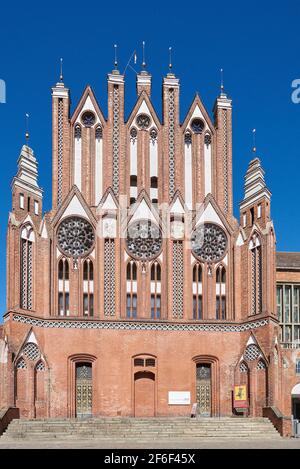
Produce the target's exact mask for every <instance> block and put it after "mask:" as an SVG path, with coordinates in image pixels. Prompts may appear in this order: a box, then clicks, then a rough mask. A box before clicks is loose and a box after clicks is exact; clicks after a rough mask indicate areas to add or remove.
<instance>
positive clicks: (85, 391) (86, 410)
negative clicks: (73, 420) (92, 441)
mask: <svg viewBox="0 0 300 469" xmlns="http://www.w3.org/2000/svg"><path fill="white" fill-rule="evenodd" d="M92 382H93V381H92V364H91V363H76V417H77V418H84V417H91V416H92V396H93V385H92Z"/></svg>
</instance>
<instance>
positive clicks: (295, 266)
mask: <svg viewBox="0 0 300 469" xmlns="http://www.w3.org/2000/svg"><path fill="white" fill-rule="evenodd" d="M276 266H277V270H300V252H277V253H276Z"/></svg>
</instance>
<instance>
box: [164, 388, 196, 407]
mask: <svg viewBox="0 0 300 469" xmlns="http://www.w3.org/2000/svg"><path fill="white" fill-rule="evenodd" d="M190 404H191V393H190V392H179V391H169V405H190Z"/></svg>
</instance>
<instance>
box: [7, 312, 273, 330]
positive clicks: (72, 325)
mask: <svg viewBox="0 0 300 469" xmlns="http://www.w3.org/2000/svg"><path fill="white" fill-rule="evenodd" d="M12 319H13V321H14V322H19V323H22V324H29V325H30V326H36V327H44V328H46V329H55V328H57V329H102V330H105V329H113V330H128V331H174V332H176V331H187V332H246V331H251V330H254V329H259V328H260V327H264V326H268V325H269V324H270V320H269V319H262V320H260V321H254V322H249V323H245V324H172V323H161V322H160V323H158V322H137V321H130V322H128V321H118V322H117V321H100V320H99V321H96V320H93V321H78V320H62V319H58V320H55V321H53V320H49V319H35V318H31V317H28V316H23V315H21V314H13V317H12Z"/></svg>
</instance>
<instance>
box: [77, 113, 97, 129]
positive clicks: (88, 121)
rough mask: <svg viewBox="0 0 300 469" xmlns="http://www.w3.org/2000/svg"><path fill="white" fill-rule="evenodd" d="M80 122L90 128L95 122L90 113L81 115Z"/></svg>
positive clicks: (93, 115) (92, 114) (93, 116)
mask: <svg viewBox="0 0 300 469" xmlns="http://www.w3.org/2000/svg"><path fill="white" fill-rule="evenodd" d="M81 121H82V123H83V125H84V126H85V127H92V126H93V125H94V124H95V122H96V117H95V114H94V113H93V112H91V111H86V112H85V113H84V114H82V117H81Z"/></svg>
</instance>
